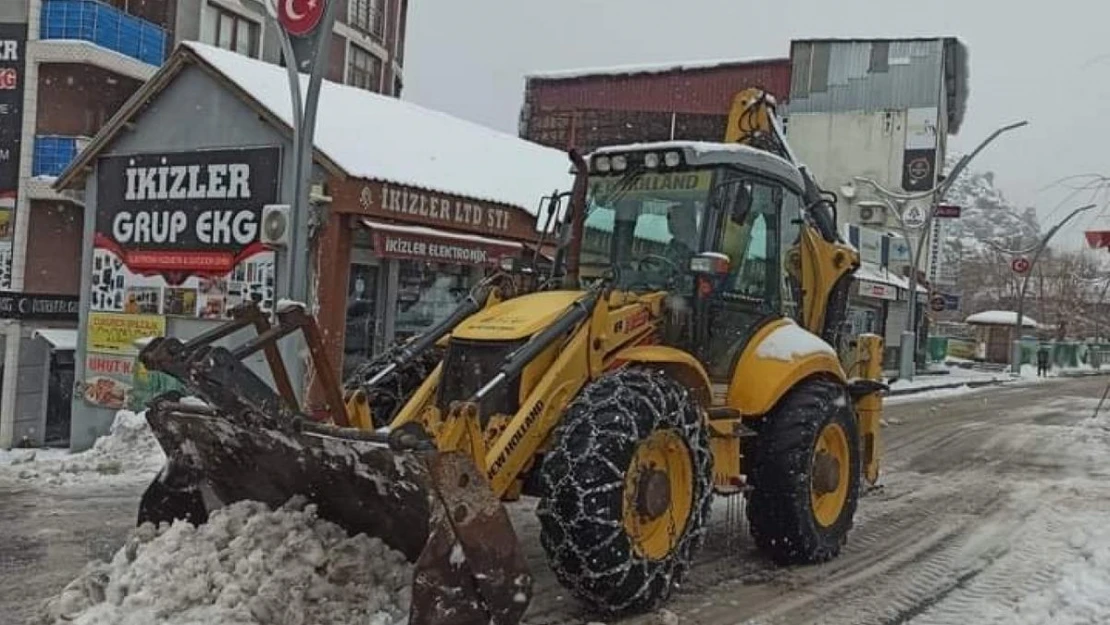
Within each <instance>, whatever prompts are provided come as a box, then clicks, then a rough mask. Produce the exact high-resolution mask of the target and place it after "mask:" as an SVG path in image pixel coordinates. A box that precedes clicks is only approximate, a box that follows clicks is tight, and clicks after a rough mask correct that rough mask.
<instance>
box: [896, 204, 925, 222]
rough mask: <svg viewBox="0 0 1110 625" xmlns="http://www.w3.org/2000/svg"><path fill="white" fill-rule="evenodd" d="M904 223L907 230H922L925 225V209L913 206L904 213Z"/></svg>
mask: <svg viewBox="0 0 1110 625" xmlns="http://www.w3.org/2000/svg"><path fill="white" fill-rule="evenodd" d="M902 223H904V224H906V227H907V228H920V227H922V226H924V225H925V209H923V208H921V207H920V206H918V205H916V204H913V205H911V206H909V207H907V208H906V210H905V212H903V213H902Z"/></svg>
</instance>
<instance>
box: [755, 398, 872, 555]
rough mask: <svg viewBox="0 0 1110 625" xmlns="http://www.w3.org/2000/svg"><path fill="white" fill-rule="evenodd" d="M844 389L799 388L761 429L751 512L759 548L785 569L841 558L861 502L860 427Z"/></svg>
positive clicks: (781, 404)
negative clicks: (790, 565) (842, 548)
mask: <svg viewBox="0 0 1110 625" xmlns="http://www.w3.org/2000/svg"><path fill="white" fill-rule="evenodd" d="M848 406H849V404H848V397H847V390H846V389H845V388H844V387H843V385H841V384H837V383H835V382H830V381H827V380H820V379H811V380H806V381H803V382H800V383H799V384H798V385H797V386H795V387H794V388H793V389H791V390H790V391H789V392H788V393H787V394H786V396H785V397H783V399H782V400H781V401H780V402H779V404H778V405H777V406H776V407H775V409H774V410H773V411H772V412H771V413H770V414H768V415H767V416H766V417H765V418H764V420H763V423H762V424H761V425H760V431H759V435H758V438H757V439H756V441H755V444H754V445H753V447H754V450H753V451H754V453H753V458H752V459H751V463H752V464H751V466H752V470H751V472H750V474H749V481H750V483H751V485H752V487H753V490H752V493H751V499H750V501H749V505H748V506H747V512H748V522H749V525H750V527H751V533H752V538H754V540H755V543H756V546H758V547H759V549H760V550H761V551H763V552H764V553H766V554H767V555H768V556H770V557H771V559H773V560H774V561H776V562H778V563H779V564H814V563H818V562H824V561H827V560H830V559H832V558H835V557H836V556H837V555H839V553H840V549H841V547H842V546H843V544H844V543H845V541H846V540H847V535H848V531H849V530H850V529H851V527H852V519H853V517H854V515H855V511H856V505H857V503H858V501H859V488H860V474H861V461H860V450H859V429H858V427H857V425H856V420H855V417H854V415H853V414H852V412H851V409H850V408H849V407H848Z"/></svg>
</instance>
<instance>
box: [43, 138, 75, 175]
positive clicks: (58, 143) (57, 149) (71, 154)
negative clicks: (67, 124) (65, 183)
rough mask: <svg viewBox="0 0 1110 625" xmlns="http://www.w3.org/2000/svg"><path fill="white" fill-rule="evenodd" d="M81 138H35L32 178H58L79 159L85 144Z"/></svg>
mask: <svg viewBox="0 0 1110 625" xmlns="http://www.w3.org/2000/svg"><path fill="white" fill-rule="evenodd" d="M84 142H85V141H84V139H82V138H81V137H64V136H60V135H38V136H36V137H35V154H34V159H33V160H32V162H31V175H32V176H58V175H61V173H62V172H63V171H65V168H66V166H67V165H69V164H70V163H72V162H73V159H75V158H77V153H78V152H80V151H81V148H82V147H83V144H84Z"/></svg>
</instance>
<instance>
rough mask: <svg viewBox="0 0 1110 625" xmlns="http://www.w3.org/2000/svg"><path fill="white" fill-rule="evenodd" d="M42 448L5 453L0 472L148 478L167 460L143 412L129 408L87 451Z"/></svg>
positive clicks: (64, 478)
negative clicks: (47, 451) (122, 475)
mask: <svg viewBox="0 0 1110 625" xmlns="http://www.w3.org/2000/svg"><path fill="white" fill-rule="evenodd" d="M44 451H46V450H38V449H33V450H18V451H13V452H11V453H10V454H8V455H7V458H8V460H7V466H3V465H0V471H5V470H6V471H7V472H11V473H15V474H16V475H17V476H18V477H19V478H20V479H28V480H29V479H42V478H45V479H46V481H47V482H50V483H54V484H62V483H66V482H73V481H81V480H84V479H88V478H97V477H99V476H104V475H119V474H141V475H144V476H145V477H149V475H148V474H152V473H156V472H157V471H158V470H159V469H160V468H161V467H162V465H163V464H164V463H165V461H166V456H165V454H164V453H163V452H162V448H161V447H160V446H159V445H158V441H157V439H155V438H154V434H153V433H152V432H151V431H150V425H149V424H147V422H146V416H145V413H138V414H136V413H134V412H130V411H128V410H121V411H119V412H117V413H116V418H115V421H113V422H112V428H111V430H109V432H108V434H106V435H104V436H101V437H100V438H98V439H97V440H96V443H94V444H93V446H92V448H90V449H88V450H87V451H83V452H81V453H77V454H70V453H64V452H62V453H58V452H54V450H50V451H51V452H53V453H44Z"/></svg>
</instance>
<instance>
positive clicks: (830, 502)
mask: <svg viewBox="0 0 1110 625" xmlns="http://www.w3.org/2000/svg"><path fill="white" fill-rule="evenodd" d="M849 466H850V463H849V461H848V435H847V434H846V433H845V432H844V428H843V427H841V426H840V424H838V423H829V424H827V425H826V426H825V427H823V428H822V429H821V433H820V434H819V435H818V436H817V443H816V445H814V448H813V465H812V468H811V470H810V484H809V488H810V501H811V502H812V507H813V516H814V517H815V518H816V519H817V523H818V524H820V525H821V526H822V527H829V526H831V525H833V524H834V523H836V521H837V519H839V518H840V513H841V511H843V510H844V504H845V502H846V501H847V500H848V469H849Z"/></svg>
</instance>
